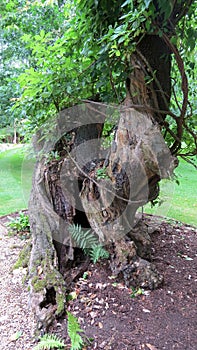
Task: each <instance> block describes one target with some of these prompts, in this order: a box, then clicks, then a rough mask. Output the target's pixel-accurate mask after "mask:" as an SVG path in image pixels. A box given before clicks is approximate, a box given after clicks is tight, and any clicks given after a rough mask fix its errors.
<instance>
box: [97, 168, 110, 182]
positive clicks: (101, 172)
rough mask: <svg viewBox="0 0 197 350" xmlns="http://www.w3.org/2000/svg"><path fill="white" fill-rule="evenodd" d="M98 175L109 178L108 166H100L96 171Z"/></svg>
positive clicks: (98, 177) (101, 177)
mask: <svg viewBox="0 0 197 350" xmlns="http://www.w3.org/2000/svg"><path fill="white" fill-rule="evenodd" d="M96 177H97V179H109V176H108V174H107V168H105V167H104V168H100V169H97V171H96Z"/></svg>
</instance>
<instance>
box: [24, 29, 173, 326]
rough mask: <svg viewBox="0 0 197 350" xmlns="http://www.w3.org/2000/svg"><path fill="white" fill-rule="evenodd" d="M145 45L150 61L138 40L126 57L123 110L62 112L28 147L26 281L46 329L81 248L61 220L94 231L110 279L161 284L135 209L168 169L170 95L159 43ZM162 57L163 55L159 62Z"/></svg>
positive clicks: (92, 106)
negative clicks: (106, 143)
mask: <svg viewBox="0 0 197 350" xmlns="http://www.w3.org/2000/svg"><path fill="white" fill-rule="evenodd" d="M144 40H147V42H149V45H151V54H152V55H153V56H151V57H148V55H147V52H146V50H147V47H146V41H144V42H143V41H142V42H141V43H140V44H139V46H138V47H137V51H136V53H134V54H133V55H132V57H131V67H132V72H131V74H130V76H128V79H127V82H126V86H127V96H126V99H125V101H124V103H123V104H122V105H121V106H117V107H115V106H105V105H102V104H100V103H91V102H90V103H84V104H82V105H80V106H75V107H73V108H71V109H68V110H66V111H62V112H61V113H60V115H59V116H58V117H57V118H56V120H55V121H54V128H53V131H52V134H51V135H47V137H45V138H42V137H40V136H37V140H36V141H35V147H37V154H39V155H41V158H40V159H38V160H37V163H36V167H35V173H34V178H33V189H32V194H31V199H30V205H29V213H30V219H31V231H32V236H33V248H32V252H31V260H30V267H29V275H30V282H29V283H30V291H31V301H32V306H33V307H34V310H35V314H36V317H37V320H38V324H39V326H40V327H43V328H47V326H48V325H49V324H50V322H51V321H52V320H53V318H54V317H55V315H61V313H62V312H63V310H64V305H65V294H66V290H67V289H69V284H70V283H71V282H72V280H73V279H74V278H76V276H75V275H73V274H72V272H71V269H72V267H73V266H75V264H76V259H77V257H78V254H79V251H78V250H77V248H75V247H74V242H73V240H72V237H71V236H70V233H69V230H68V227H69V224H72V223H75V224H79V225H82V227H85V228H87V227H91V228H92V229H93V230H94V233H95V235H96V236H97V237H98V239H99V241H100V242H101V243H102V244H103V245H106V246H107V247H108V249H109V251H110V266H111V269H112V272H113V274H115V275H117V276H119V277H120V276H121V277H122V278H123V279H124V281H125V283H126V284H127V285H129V286H131V285H134V286H144V287H149V288H155V287H157V286H158V285H159V284H160V283H161V282H162V279H163V278H162V276H160V275H159V274H158V272H157V271H156V269H155V267H154V266H153V265H152V264H151V263H150V262H149V261H148V260H146V259H147V258H149V257H150V247H151V240H150V237H149V235H148V231H147V226H146V225H145V224H144V222H143V221H142V220H137V219H136V212H137V209H138V208H139V207H141V206H143V205H144V204H145V203H147V202H148V201H150V200H154V199H155V198H156V197H157V196H158V193H159V187H158V182H159V181H160V179H162V178H167V177H169V176H170V174H172V172H173V169H174V167H175V159H174V158H173V157H172V156H171V154H170V152H169V150H168V148H167V146H166V144H165V142H164V140H163V137H162V135H161V132H160V125H162V123H163V121H164V118H165V115H166V113H164V112H163V113H161V112H160V110H164V111H167V109H168V104H169V99H170V56H169V52H168V49H167V47H166V46H165V44H164V42H163V41H162V39H160V38H159V37H157V36H151V37H150V38H145V39H144ZM162 54H167V55H168V56H167V58H165V60H164V59H163V61H162V63H161V60H162V58H161V55H162ZM161 64H162V68H161V66H160V65H161ZM155 70H157V73H156V79H155V81H154V82H150V83H149V84H146V77H147V75H151V74H152V72H153V71H154V72H155ZM107 115H116V116H117V115H118V122H117V128H116V132H115V136H114V140H113V142H112V145H111V147H110V148H109V149H108V150H107V151H104V150H103V149H102V145H101V134H102V128H103V123H104V121H105V119H106V116H107ZM43 132H44V131H42V133H43ZM39 139H42V141H41V142H40V143H39ZM46 154H47V156H46ZM101 169H102V170H103V171H104V175H103V176H102V178H101V177H100V176H99V171H101ZM83 263H84V262H83ZM85 263H86V262H85ZM85 266H86V265H85Z"/></svg>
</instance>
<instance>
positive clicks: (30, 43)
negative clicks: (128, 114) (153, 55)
mask: <svg viewBox="0 0 197 350" xmlns="http://www.w3.org/2000/svg"><path fill="white" fill-rule="evenodd" d="M1 7H2V11H1V13H2V18H1V22H2V28H3V39H4V42H5V45H3V50H2V52H1V56H2V62H3V65H2V68H1V72H2V76H5V70H6V69H8V70H9V72H10V73H9V72H8V75H6V78H3V80H2V81H3V88H2V89H1V90H0V95H1V101H3V107H2V111H0V112H1V114H0V123H1V120H2V118H3V115H5V112H6V114H7V113H8V114H9V118H8V120H7V123H10V122H11V118H12V115H13V116H14V117H15V118H18V119H19V120H20V119H21V118H22V120H25V121H23V123H22V127H23V128H24V127H25V130H26V134H27V132H28V133H31V132H32V131H34V129H35V128H37V127H38V126H39V125H42V123H43V122H44V121H45V120H47V119H48V118H50V117H51V116H52V115H54V114H55V113H56V112H57V111H60V110H62V109H64V108H66V107H69V106H72V105H73V104H76V103H78V102H80V101H81V100H82V99H93V100H95V99H97V100H98V99H99V101H100V102H105V103H118V104H119V103H121V102H122V101H123V100H124V99H125V96H126V89H125V81H126V79H127V77H128V75H129V74H130V72H131V70H132V67H131V62H130V56H131V53H132V52H134V51H135V50H136V48H138V45H140V43H141V40H142V39H143V37H145V36H146V35H159V37H161V38H163V40H164V41H165V43H166V44H167V46H168V48H169V51H170V52H171V53H172V56H173V59H172V69H171V79H172V82H171V85H172V90H173V96H172V98H171V103H170V110H167V111H163V112H167V117H166V120H165V122H164V123H163V125H162V132H163V135H164V136H165V139H166V141H167V143H168V145H169V146H170V147H171V149H172V152H173V153H175V154H180V155H181V156H187V155H189V156H192V155H195V154H196V148H197V140H196V132H197V129H196V118H197V116H196V99H195V76H196V57H197V56H196V55H197V53H196V46H195V42H196V38H197V32H196V30H195V20H196V16H197V12H196V11H197V10H196V0H189V1H185V0H181V1H167V2H164V1H162V0H154V1H151V0H143V1H139V2H136V1H132V0H126V1H123V0H122V1H121V0H120V1H115V0H110V1H107V2H106V1H94V0H90V1H89V0H82V1H79V0H74V1H66V2H63V1H58V4H57V2H56V1H50V3H49V2H42V3H39V2H29V3H28V5H26V4H25V2H23V1H21V2H18V1H16V2H14V1H11V2H9V4H6V3H5V4H2V5H1ZM11 19H12V20H11ZM35 24H36V25H35ZM16 42H17V45H16ZM16 60H17V62H18V63H17V65H16V63H15V62H16ZM6 67H9V68H6ZM19 68H20V69H19ZM154 77H155V71H154V70H153V71H149V73H148V76H147V84H149V83H150V81H152V80H153V79H154ZM187 80H188V83H187ZM8 82H9V84H8ZM10 84H11V85H10ZM188 86H189V87H190V89H188ZM157 89H158V90H160V87H159V86H157ZM8 90H9V91H8ZM12 91H13V92H12ZM8 99H9V100H8ZM10 101H12V103H10ZM136 107H137V106H136Z"/></svg>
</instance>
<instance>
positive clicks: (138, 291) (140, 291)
mask: <svg viewBox="0 0 197 350" xmlns="http://www.w3.org/2000/svg"><path fill="white" fill-rule="evenodd" d="M131 290H132V293H131V298H135V297H137V296H138V295H142V294H144V290H143V289H142V288H137V289H136V288H134V287H131Z"/></svg>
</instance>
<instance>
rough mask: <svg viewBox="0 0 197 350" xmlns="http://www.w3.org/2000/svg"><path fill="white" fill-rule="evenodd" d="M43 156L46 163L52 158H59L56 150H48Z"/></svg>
mask: <svg viewBox="0 0 197 350" xmlns="http://www.w3.org/2000/svg"><path fill="white" fill-rule="evenodd" d="M45 158H46V160H45V164H48V163H50V162H51V161H53V160H60V159H61V157H60V155H59V153H58V151H50V152H49V153H47V154H46V155H45Z"/></svg>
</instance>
